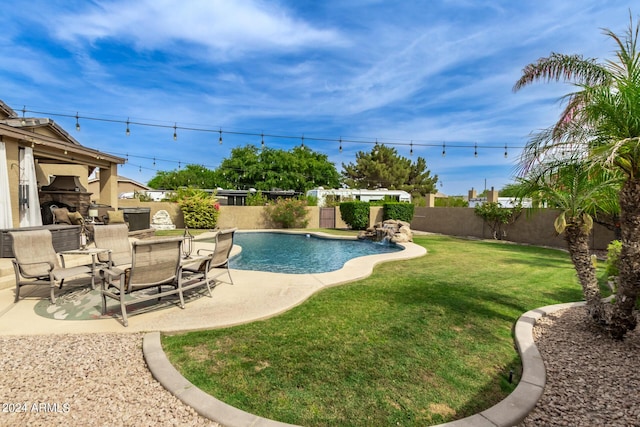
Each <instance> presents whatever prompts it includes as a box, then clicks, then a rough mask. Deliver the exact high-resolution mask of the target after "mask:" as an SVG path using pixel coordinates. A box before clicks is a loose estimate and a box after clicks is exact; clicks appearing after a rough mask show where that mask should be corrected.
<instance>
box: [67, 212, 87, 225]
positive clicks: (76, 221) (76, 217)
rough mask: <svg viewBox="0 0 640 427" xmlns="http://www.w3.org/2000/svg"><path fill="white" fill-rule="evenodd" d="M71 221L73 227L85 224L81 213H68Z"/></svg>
mask: <svg viewBox="0 0 640 427" xmlns="http://www.w3.org/2000/svg"><path fill="white" fill-rule="evenodd" d="M68 216H69V220H70V221H71V225H82V224H84V218H83V217H82V214H81V213H80V212H69V213H68Z"/></svg>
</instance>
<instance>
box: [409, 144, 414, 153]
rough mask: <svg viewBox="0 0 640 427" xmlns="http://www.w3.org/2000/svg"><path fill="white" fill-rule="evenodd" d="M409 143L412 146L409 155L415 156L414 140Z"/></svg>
mask: <svg viewBox="0 0 640 427" xmlns="http://www.w3.org/2000/svg"><path fill="white" fill-rule="evenodd" d="M409 145H410V146H411V149H410V150H409V155H410V156H413V141H411V143H410V144H409Z"/></svg>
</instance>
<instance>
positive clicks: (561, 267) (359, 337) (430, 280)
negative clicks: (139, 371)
mask: <svg viewBox="0 0 640 427" xmlns="http://www.w3.org/2000/svg"><path fill="white" fill-rule="evenodd" d="M414 241H415V243H417V244H419V245H422V246H424V247H426V248H427V250H428V254H427V255H426V256H424V257H422V258H419V259H414V260H408V261H399V262H391V263H385V264H382V265H380V266H378V267H376V268H375V271H374V273H373V274H372V275H371V276H370V277H369V278H367V279H364V280H361V281H358V282H355V283H351V284H346V285H342V286H337V287H333V288H329V289H326V290H323V291H321V292H319V293H318V294H316V295H314V296H313V297H312V298H311V299H309V300H308V301H307V302H305V303H304V304H302V305H300V306H298V307H296V308H294V309H292V310H291V311H289V312H287V313H284V314H282V315H280V316H278V317H275V318H272V319H269V320H266V321H260V322H255V323H251V324H247V325H242V326H237V327H233V328H227V329H219V330H211V331H199V332H192V333H186V334H180V335H172V336H163V337H162V343H163V347H164V349H165V351H166V353H167V355H168V357H169V359H170V360H171V362H172V363H173V364H174V366H176V368H177V369H178V370H179V371H180V372H181V373H182V374H183V375H184V376H185V377H186V378H188V379H189V381H191V382H192V383H193V384H195V385H196V386H197V387H199V388H201V389H202V390H204V391H205V392H207V393H209V394H211V395H213V396H216V397H217V398H218V399H220V400H222V401H224V402H226V403H228V404H230V405H233V406H235V407H238V408H240V409H243V410H245V411H247V412H251V413H253V414H257V415H260V416H263V417H267V418H271V419H274V420H278V421H282V422H287V423H292V424H298V425H304V426H347V425H348V426H374V425H375V426H382V425H398V426H424V425H429V424H437V423H442V422H447V421H451V420H454V419H458V418H462V417H466V416H468V415H471V414H474V413H476V412H478V411H480V410H483V409H485V408H487V407H489V406H491V405H493V404H495V403H497V402H498V401H500V400H501V399H503V398H504V397H505V396H506V395H507V394H509V393H510V392H511V391H512V390H513V389H514V388H515V386H516V382H517V380H518V378H519V374H520V360H519V358H518V356H517V352H516V350H515V348H514V343H513V337H512V331H511V328H512V326H513V324H514V322H515V321H516V319H517V318H518V317H519V316H520V315H522V314H523V313H524V312H526V311H528V310H530V309H532V308H536V307H540V306H543V305H548V304H555V303H561V302H569V301H577V300H580V299H582V293H581V290H580V286H579V285H578V283H577V280H576V277H575V271H574V269H573V267H572V265H571V262H570V259H569V256H568V254H566V253H564V252H562V251H558V250H552V249H543V248H538V247H532V246H518V245H513V244H508V243H503V242H488V241H469V240H462V239H456V238H452V237H446V236H414ZM256 286H260V284H259V283H256ZM214 297H215V295H214ZM211 315H212V316H214V315H215V313H212V314H211ZM510 371H513V372H514V382H513V383H509V382H508V377H509V372H510Z"/></svg>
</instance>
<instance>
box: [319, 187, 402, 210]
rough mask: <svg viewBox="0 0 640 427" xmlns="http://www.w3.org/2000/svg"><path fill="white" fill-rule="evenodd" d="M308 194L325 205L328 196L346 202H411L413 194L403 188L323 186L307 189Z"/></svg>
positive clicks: (320, 204)
mask: <svg viewBox="0 0 640 427" xmlns="http://www.w3.org/2000/svg"><path fill="white" fill-rule="evenodd" d="M307 196H311V197H315V198H316V199H318V206H321V207H322V206H325V205H326V202H327V196H329V197H330V198H333V200H335V201H336V202H345V201H348V200H360V201H362V202H373V201H377V200H384V199H385V198H386V199H393V200H396V201H398V202H407V203H411V194H409V193H407V192H406V191H403V190H387V189H382V188H379V189H376V190H363V189H356V188H338V189H324V188H322V187H319V188H314V189H313V190H309V191H307Z"/></svg>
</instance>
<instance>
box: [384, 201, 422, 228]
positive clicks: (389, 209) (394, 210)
mask: <svg viewBox="0 0 640 427" xmlns="http://www.w3.org/2000/svg"><path fill="white" fill-rule="evenodd" d="M382 208H383V213H382V218H383V219H384V220H387V219H397V220H399V221H404V222H408V223H411V220H413V211H414V208H415V206H414V204H413V203H401V202H393V203H385V204H384V205H382Z"/></svg>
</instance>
